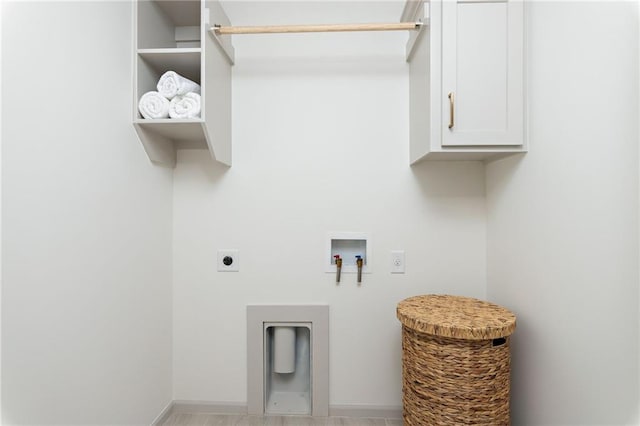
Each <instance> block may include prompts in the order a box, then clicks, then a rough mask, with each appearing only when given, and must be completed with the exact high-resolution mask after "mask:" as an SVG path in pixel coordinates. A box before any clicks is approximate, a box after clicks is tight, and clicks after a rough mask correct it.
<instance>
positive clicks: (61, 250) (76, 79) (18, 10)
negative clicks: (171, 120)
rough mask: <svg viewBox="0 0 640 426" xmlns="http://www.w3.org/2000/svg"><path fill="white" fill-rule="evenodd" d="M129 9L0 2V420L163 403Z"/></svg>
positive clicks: (167, 337)
mask: <svg viewBox="0 0 640 426" xmlns="http://www.w3.org/2000/svg"><path fill="white" fill-rule="evenodd" d="M131 19H132V15H131V4H130V3H128V2H68V3H65V2H44V3H35V2H20V3H17V2H16V3H14V2H4V4H3V21H2V41H3V45H2V78H3V80H2V83H3V93H2V94H3V97H2V124H3V127H2V150H3V152H2V161H3V162H2V196H3V199H2V206H3V211H2V219H3V223H2V226H3V232H2V237H3V240H2V264H3V268H2V280H3V282H2V286H3V288H2V339H3V341H2V373H3V374H2V409H3V413H2V414H3V422H4V423H5V424H56V423H57V424H149V423H151V421H152V420H153V419H154V417H155V416H156V415H157V414H158V413H159V412H160V411H161V410H162V408H163V407H164V406H165V405H166V404H167V403H168V402H169V401H170V399H171V210H172V208H171V200H172V196H171V180H172V175H171V171H170V170H166V169H161V168H157V167H155V166H152V165H151V164H150V163H149V160H148V159H147V157H146V155H145V153H144V151H143V149H142V145H141V144H140V142H139V141H138V140H137V138H136V135H135V132H134V130H133V127H132V126H131V117H132V113H131V96H132V88H131V86H132V81H131V80H132V79H131V69H132V62H131Z"/></svg>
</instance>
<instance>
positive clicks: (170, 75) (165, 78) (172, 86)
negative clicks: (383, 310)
mask: <svg viewBox="0 0 640 426" xmlns="http://www.w3.org/2000/svg"><path fill="white" fill-rule="evenodd" d="M157 87H158V92H159V93H160V94H161V95H162V96H164V97H165V98H167V99H169V100H171V99H173V98H174V97H175V96H177V95H184V94H186V93H189V92H195V93H200V85H199V84H198V83H196V82H195V81H191V80H189V79H188V78H184V77H183V76H181V75H180V74H178V73H177V72H175V71H167V72H165V73H164V74H162V77H160V80H158V86H157Z"/></svg>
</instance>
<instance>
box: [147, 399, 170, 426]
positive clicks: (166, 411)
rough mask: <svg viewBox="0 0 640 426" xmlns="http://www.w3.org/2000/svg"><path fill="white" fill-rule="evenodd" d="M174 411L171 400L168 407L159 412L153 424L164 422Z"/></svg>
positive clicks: (155, 425) (152, 425)
mask: <svg viewBox="0 0 640 426" xmlns="http://www.w3.org/2000/svg"><path fill="white" fill-rule="evenodd" d="M171 413H173V401H169V403H168V404H167V406H166V407H164V409H163V410H162V411H161V412H160V414H158V416H157V417H156V418H155V420H154V421H153V422H151V426H158V425H161V424H163V423H164V422H166V421H167V420H168V419H169V416H170V415H171Z"/></svg>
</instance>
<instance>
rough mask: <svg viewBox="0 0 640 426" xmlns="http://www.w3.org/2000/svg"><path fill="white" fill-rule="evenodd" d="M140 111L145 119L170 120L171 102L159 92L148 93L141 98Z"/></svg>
mask: <svg viewBox="0 0 640 426" xmlns="http://www.w3.org/2000/svg"><path fill="white" fill-rule="evenodd" d="M138 110H139V111H140V114H142V116H143V117H144V118H169V101H168V100H167V98H165V97H164V96H162V95H161V94H160V93H158V92H147V93H145V94H144V95H142V97H141V98H140V102H138Z"/></svg>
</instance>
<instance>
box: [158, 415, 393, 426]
mask: <svg viewBox="0 0 640 426" xmlns="http://www.w3.org/2000/svg"><path fill="white" fill-rule="evenodd" d="M163 426H402V420H396V419H362V418H353V417H295V416H264V417H263V416H247V415H239V414H237V415H234V414H195V413H194V414H189V413H173V414H171V416H170V417H169V418H168V419H167V421H166V422H164V423H163Z"/></svg>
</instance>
